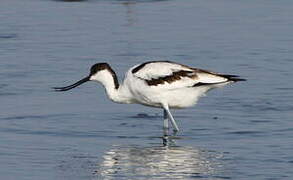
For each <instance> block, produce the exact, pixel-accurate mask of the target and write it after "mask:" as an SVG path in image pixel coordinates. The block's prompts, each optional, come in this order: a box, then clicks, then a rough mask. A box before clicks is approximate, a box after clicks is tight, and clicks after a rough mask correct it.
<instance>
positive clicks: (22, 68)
mask: <svg viewBox="0 0 293 180" xmlns="http://www.w3.org/2000/svg"><path fill="white" fill-rule="evenodd" d="M292 5H293V4H292V1H289V0H282V1H278V2H277V1H273V0H258V1H250V0H248V1H244V0H239V1H232V0H196V1H179V0H169V1H168V0H165V1H156V0H141V1H139V0H132V1H126V0H125V1H118V0H111V1H103V0H87V1H74V2H73V1H62V0H55V1H54V0H27V1H20V0H3V1H2V2H1V6H0V59H1V61H0V77H1V81H0V137H1V143H0V162H1V163H0V177H1V179H25V180H26V179H70V180H74V179H77V180H80V179H171V178H173V179H238V180H239V179H256V180H260V179H276V180H277V179H278V180H279V179H291V178H292V176H293V172H292V168H293V152H292V148H293V143H292V142H293V141H292V138H293V135H292V134H293V133H292V132H293V128H292V127H293V123H292V122H293V121H292V115H293V113H292V112H293V105H292V102H293V101H292V100H293V95H292V90H293V85H292V83H290V82H291V79H292V77H293V73H292V67H293V59H292V57H293V50H292V47H293V36H292V32H293V24H292V18H291V17H292V15H293V12H292ZM166 59H167V60H173V61H176V62H179V63H183V64H188V65H190V66H194V67H199V68H204V69H208V70H213V71H217V72H224V73H231V74H239V75H241V76H243V77H244V78H247V79H248V81H247V82H241V83H237V84H233V85H231V86H230V85H229V86H227V87H225V88H222V89H217V90H215V91H212V92H209V93H208V96H207V97H204V98H202V99H201V100H200V101H199V104H198V106H196V107H194V108H189V109H184V110H178V111H173V114H174V116H175V119H177V121H178V125H179V127H180V129H181V131H180V133H179V134H178V136H177V138H176V139H174V141H175V143H174V144H173V146H171V147H162V139H161V136H162V124H163V122H162V111H161V110H159V109H152V108H148V107H143V106H140V105H121V104H114V103H112V102H110V101H108V99H107V98H106V96H105V93H104V90H103V89H102V87H101V86H100V85H97V84H95V83H88V84H85V85H83V86H81V87H79V88H77V89H74V90H72V91H69V92H66V93H55V92H53V91H52V90H51V89H50V87H53V86H62V85H66V84H69V83H72V82H75V81H76V80H79V79H81V78H83V77H84V76H86V75H87V74H88V71H89V67H90V66H91V65H92V64H94V63H96V62H108V63H110V64H111V65H112V66H113V69H115V70H116V72H117V74H118V76H119V77H120V79H122V78H123V74H124V72H125V71H126V70H127V69H128V68H129V67H131V66H132V65H134V64H137V63H141V62H144V61H148V60H166Z"/></svg>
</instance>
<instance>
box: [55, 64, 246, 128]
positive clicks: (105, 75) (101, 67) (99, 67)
mask: <svg viewBox="0 0 293 180" xmlns="http://www.w3.org/2000/svg"><path fill="white" fill-rule="evenodd" d="M244 80H245V79H240V78H238V76H235V75H225V74H219V73H214V72H210V71H206V70H202V69H197V68H191V67H188V66H186V65H182V64H178V63H174V62H170V61H150V62H145V63H143V64H139V65H136V66H133V67H132V68H130V69H129V70H128V71H127V73H126V75H125V78H124V80H123V82H122V84H121V85H119V83H118V80H117V77H116V74H115V72H114V71H113V70H112V68H111V67H110V66H109V65H108V64H107V63H98V64H95V65H93V66H92V67H91V72H90V75H89V76H87V77H86V78H84V79H82V80H80V81H78V82H77V83H75V84H72V85H70V86H66V87H56V88H54V89H55V90H56V91H67V90H70V89H72V88H74V87H77V86H79V85H80V84H82V83H84V82H87V81H96V82H99V83H101V84H102V85H103V86H104V87H105V90H106V93H107V95H108V97H109V98H110V99H111V100H112V101H114V102H117V103H137V104H142V105H146V106H152V107H158V108H163V109H164V129H168V120H170V122H171V123H172V125H173V128H174V131H178V130H179V129H178V126H177V124H176V122H175V120H174V118H173V117H172V114H171V113H170V110H169V108H185V107H189V106H192V105H194V104H196V102H197V100H198V99H199V97H201V96H203V95H204V94H205V93H206V92H207V91H208V90H210V89H213V88H216V87H221V86H224V85H226V84H228V83H230V82H236V81H244Z"/></svg>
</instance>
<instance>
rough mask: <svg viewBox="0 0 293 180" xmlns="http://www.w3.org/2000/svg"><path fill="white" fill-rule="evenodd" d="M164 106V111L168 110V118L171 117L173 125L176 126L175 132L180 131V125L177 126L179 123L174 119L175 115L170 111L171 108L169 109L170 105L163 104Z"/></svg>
mask: <svg viewBox="0 0 293 180" xmlns="http://www.w3.org/2000/svg"><path fill="white" fill-rule="evenodd" d="M163 108H164V113H165V111H166V112H167V116H168V118H169V120H170V121H171V123H172V126H173V128H174V130H173V131H174V132H178V131H179V128H178V126H177V124H176V121H175V120H174V118H173V116H172V114H171V112H170V110H169V107H168V105H163Z"/></svg>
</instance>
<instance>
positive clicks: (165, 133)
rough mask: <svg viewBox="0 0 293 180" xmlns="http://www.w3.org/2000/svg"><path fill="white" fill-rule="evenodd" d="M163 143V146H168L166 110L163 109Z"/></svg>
mask: <svg viewBox="0 0 293 180" xmlns="http://www.w3.org/2000/svg"><path fill="white" fill-rule="evenodd" d="M163 123H164V124H163V132H164V135H163V144H164V146H168V133H169V119H168V114H167V111H166V110H165V109H164V122H163Z"/></svg>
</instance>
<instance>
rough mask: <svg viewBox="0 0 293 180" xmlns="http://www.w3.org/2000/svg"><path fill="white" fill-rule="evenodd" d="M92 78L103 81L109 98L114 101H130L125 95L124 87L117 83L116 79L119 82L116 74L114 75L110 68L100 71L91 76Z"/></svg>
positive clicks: (92, 79)
mask: <svg viewBox="0 0 293 180" xmlns="http://www.w3.org/2000/svg"><path fill="white" fill-rule="evenodd" d="M90 80H91V81H96V82H99V83H101V84H102V85H103V86H104V87H105V90H106V93H107V95H108V97H109V99H111V100H112V101H114V102H116V103H130V102H129V100H128V98H127V97H126V96H125V95H123V93H122V90H121V89H122V88H121V87H120V86H119V87H118V86H117V85H118V84H115V81H116V82H117V83H118V81H117V77H116V75H114V76H113V74H111V73H110V72H109V71H108V70H103V71H100V72H98V73H97V74H95V75H93V76H91V78H90Z"/></svg>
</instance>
